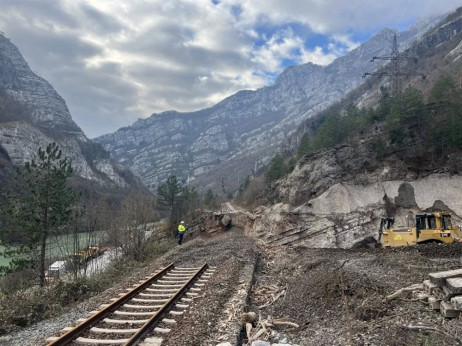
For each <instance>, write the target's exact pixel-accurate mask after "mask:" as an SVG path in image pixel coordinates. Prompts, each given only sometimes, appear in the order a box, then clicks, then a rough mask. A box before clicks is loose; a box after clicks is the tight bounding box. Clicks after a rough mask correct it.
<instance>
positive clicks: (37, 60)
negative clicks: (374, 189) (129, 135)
mask: <svg viewBox="0 0 462 346" xmlns="http://www.w3.org/2000/svg"><path fill="white" fill-rule="evenodd" d="M458 6H462V0H387V1H383V0H380V1H379V0H345V1H343V0H299V1H296V0H131V1H121V0H0V9H1V10H0V31H2V32H4V33H5V36H6V37H8V38H10V39H11V42H12V43H13V44H15V45H16V46H17V47H18V48H19V50H20V51H21V53H22V54H23V56H24V58H25V59H26V61H27V62H28V63H29V66H30V67H31V69H32V71H34V72H35V73H37V74H38V75H39V76H41V77H43V78H45V79H46V80H48V81H49V82H50V83H51V84H52V85H53V87H54V88H55V89H56V91H57V92H58V93H59V94H60V95H61V96H62V97H63V98H64V99H65V100H66V103H67V105H68V107H69V110H70V112H71V114H72V117H73V119H74V121H75V122H76V123H77V125H79V126H80V127H81V128H82V130H83V131H84V132H85V134H86V135H87V136H88V137H90V138H94V137H96V136H99V135H102V134H105V133H110V132H114V131H115V130H117V129H118V128H120V127H122V126H127V125H130V124H132V123H133V122H134V121H136V120H137V119H138V118H146V117H149V116H150V115H151V114H153V113H160V112H163V111H167V110H177V111H183V112H186V111H194V110H199V109H202V108H206V107H210V106H212V105H214V104H216V103H217V102H219V101H221V100H222V99H224V98H226V97H228V96H230V95H232V94H234V93H236V92H237V91H239V90H243V89H250V90H256V89H258V88H261V87H264V86H266V85H271V84H272V83H273V82H274V81H275V79H276V78H277V76H278V74H279V73H281V71H283V69H284V68H286V67H287V66H289V65H294V64H297V65H299V64H303V63H307V62H312V63H314V64H318V65H327V64H329V63H331V62H332V61H333V60H334V59H335V58H337V57H339V56H342V55H344V54H346V53H348V52H349V51H350V50H352V49H354V48H356V47H357V46H358V45H360V44H361V43H362V42H364V41H366V40H367V39H369V38H370V37H371V36H373V35H374V34H375V33H376V32H377V31H379V30H381V29H383V28H385V27H390V28H397V29H399V30H400V31H402V30H404V29H406V28H407V27H408V26H409V25H410V24H412V23H413V22H415V21H416V20H417V19H418V18H423V17H427V16H431V15H438V14H442V13H445V12H447V11H449V10H451V9H455V8H457V7H458Z"/></svg>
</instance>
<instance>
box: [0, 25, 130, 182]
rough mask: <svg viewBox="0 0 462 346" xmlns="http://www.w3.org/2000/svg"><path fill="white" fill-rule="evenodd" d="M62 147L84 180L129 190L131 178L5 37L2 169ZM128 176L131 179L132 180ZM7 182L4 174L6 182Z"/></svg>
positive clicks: (1, 53)
mask: <svg viewBox="0 0 462 346" xmlns="http://www.w3.org/2000/svg"><path fill="white" fill-rule="evenodd" d="M53 141H54V142H57V143H58V144H59V145H60V147H61V148H62V149H63V151H64V154H65V155H66V156H68V157H70V158H71V160H72V165H73V168H74V172H75V174H76V175H77V176H78V177H81V178H83V179H85V180H88V181H92V182H96V183H97V184H99V185H100V186H105V187H128V186H129V184H130V181H132V182H133V178H130V177H131V174H129V173H127V172H124V170H122V169H121V168H117V167H116V166H115V165H114V163H113V162H112V160H111V159H110V157H109V154H108V153H107V152H106V151H105V150H104V149H103V148H102V147H101V146H100V145H99V144H96V143H93V142H91V141H90V140H89V139H88V138H87V137H86V136H85V134H84V133H83V132H82V130H81V129H80V128H79V127H78V126H77V125H76V124H75V122H74V121H73V120H72V117H71V114H70V113H69V110H68V108H67V106H66V103H65V101H64V100H63V99H62V97H61V96H59V95H58V93H57V92H56V91H55V90H54V89H53V87H52V86H51V85H50V83H48V82H47V81H46V80H44V79H43V78H41V77H39V76H37V75H36V74H35V73H33V72H32V71H31V69H30V68H29V66H28V64H27V62H26V61H25V60H24V58H23V57H22V55H21V53H20V52H19V50H18V49H17V48H16V47H15V46H14V45H13V44H12V43H11V42H10V40H9V39H7V38H6V37H4V36H3V35H1V34H0V167H2V171H3V172H7V171H11V169H12V167H13V166H16V165H22V164H24V162H26V161H30V160H31V159H33V158H34V157H35V155H36V153H37V149H38V147H43V148H44V147H46V145H47V144H48V143H50V142H53ZM122 175H125V176H126V177H127V179H128V180H126V179H125V178H124V177H123V176H122ZM6 178H7V177H6V176H4V175H3V174H0V179H2V180H5V179H6Z"/></svg>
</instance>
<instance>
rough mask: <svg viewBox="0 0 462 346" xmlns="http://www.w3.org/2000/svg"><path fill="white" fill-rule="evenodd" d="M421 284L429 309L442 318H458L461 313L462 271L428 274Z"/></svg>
mask: <svg viewBox="0 0 462 346" xmlns="http://www.w3.org/2000/svg"><path fill="white" fill-rule="evenodd" d="M428 276H429V279H428V280H425V281H424V282H423V287H424V290H425V292H426V293H427V294H428V295H429V298H428V303H429V305H430V308H431V309H432V310H435V311H438V310H439V311H440V312H441V314H442V315H443V316H444V317H447V318H455V317H459V314H460V312H461V311H462V269H456V270H448V271H444V272H437V273H430V274H428Z"/></svg>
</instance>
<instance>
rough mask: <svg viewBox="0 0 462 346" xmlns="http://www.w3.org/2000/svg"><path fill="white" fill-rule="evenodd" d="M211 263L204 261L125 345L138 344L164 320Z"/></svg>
mask: <svg viewBox="0 0 462 346" xmlns="http://www.w3.org/2000/svg"><path fill="white" fill-rule="evenodd" d="M208 267H209V265H208V264H207V263H204V265H203V266H202V267H201V268H200V269H199V270H198V271H197V272H196V273H195V274H194V275H193V276H192V277H191V279H189V280H188V281H187V282H186V283H185V284H184V285H183V287H181V288H180V289H179V290H178V292H177V293H176V294H175V295H174V296H173V297H171V298H170V299H169V300H168V301H167V302H166V303H165V304H164V305H163V306H162V307H161V308H160V309H159V310H158V311H157V312H156V313H155V315H154V316H152V317H151V318H150V319H149V320H148V321H147V322H146V323H145V324H144V325H143V326H142V327H141V328H140V329H139V330H138V332H136V333H135V334H134V335H133V336H132V337H131V338H130V339H129V340H128V341H127V342H126V343H125V344H124V346H131V345H136V344H137V343H138V342H139V341H140V340H141V339H142V338H143V337H144V336H146V334H148V333H149V332H150V331H151V329H152V327H153V326H154V325H155V324H157V323H158V322H159V321H161V320H162V318H163V316H164V314H165V313H166V312H167V311H168V310H169V309H170V308H171V307H172V306H173V305H174V304H175V303H176V301H177V300H178V299H180V298H181V297H182V296H183V294H184V293H185V292H186V291H187V290H188V289H189V288H190V287H191V286H192V285H194V283H195V282H196V280H197V279H198V278H199V277H200V276H201V275H202V273H203V272H204V271H206V270H207V268H208Z"/></svg>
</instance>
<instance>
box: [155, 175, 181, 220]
mask: <svg viewBox="0 0 462 346" xmlns="http://www.w3.org/2000/svg"><path fill="white" fill-rule="evenodd" d="M182 192H183V190H182V186H181V183H180V182H179V181H178V179H177V178H176V176H174V175H173V176H171V177H169V178H168V179H167V181H166V182H165V183H163V184H162V185H160V186H159V187H158V188H157V195H158V197H159V203H160V204H161V205H162V206H164V207H165V208H167V209H168V211H169V213H170V217H172V215H173V214H174V213H173V211H174V208H175V205H177V204H178V201H179V199H180V195H181V193H182Z"/></svg>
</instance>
